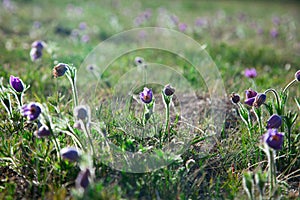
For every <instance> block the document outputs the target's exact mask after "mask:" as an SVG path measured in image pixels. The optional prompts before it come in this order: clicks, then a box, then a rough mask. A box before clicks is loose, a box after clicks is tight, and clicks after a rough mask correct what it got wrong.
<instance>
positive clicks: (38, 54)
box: [30, 48, 43, 62]
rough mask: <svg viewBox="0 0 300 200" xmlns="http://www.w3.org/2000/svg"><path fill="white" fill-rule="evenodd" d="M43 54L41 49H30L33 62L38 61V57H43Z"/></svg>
mask: <svg viewBox="0 0 300 200" xmlns="http://www.w3.org/2000/svg"><path fill="white" fill-rule="evenodd" d="M42 55H43V53H42V50H39V49H37V48H32V49H31V50H30V58H31V60H32V61H33V62H34V61H36V60H37V59H39V58H41V57H42Z"/></svg>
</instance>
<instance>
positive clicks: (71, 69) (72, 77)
mask: <svg viewBox="0 0 300 200" xmlns="http://www.w3.org/2000/svg"><path fill="white" fill-rule="evenodd" d="M76 71H77V70H76V68H75V67H70V66H68V73H67V74H66V75H67V77H68V79H69V81H70V83H71V87H72V93H73V101H74V108H75V107H76V106H77V105H78V94H77V87H76Z"/></svg>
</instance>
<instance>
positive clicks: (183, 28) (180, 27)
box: [178, 23, 187, 32]
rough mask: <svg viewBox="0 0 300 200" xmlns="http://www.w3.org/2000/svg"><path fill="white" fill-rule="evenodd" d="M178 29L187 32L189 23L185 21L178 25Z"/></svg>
mask: <svg viewBox="0 0 300 200" xmlns="http://www.w3.org/2000/svg"><path fill="white" fill-rule="evenodd" d="M178 29H179V30H180V31H181V32H185V31H186V29H187V25H186V24H185V23H180V24H179V25H178Z"/></svg>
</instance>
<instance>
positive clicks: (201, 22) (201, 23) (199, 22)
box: [195, 18, 207, 27]
mask: <svg viewBox="0 0 300 200" xmlns="http://www.w3.org/2000/svg"><path fill="white" fill-rule="evenodd" d="M206 24H207V21H206V19H202V18H197V19H196V21H195V25H196V26H199V27H200V26H205V25H206Z"/></svg>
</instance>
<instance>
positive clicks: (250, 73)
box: [244, 68, 257, 78]
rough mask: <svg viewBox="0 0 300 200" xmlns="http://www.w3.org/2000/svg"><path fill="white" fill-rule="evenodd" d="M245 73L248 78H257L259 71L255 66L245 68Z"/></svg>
mask: <svg viewBox="0 0 300 200" xmlns="http://www.w3.org/2000/svg"><path fill="white" fill-rule="evenodd" d="M244 75H245V76H246V77H247V78H255V77H256V76H257V72H256V69H255V68H247V69H245V72H244Z"/></svg>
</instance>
